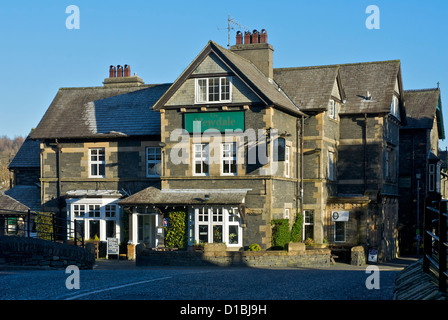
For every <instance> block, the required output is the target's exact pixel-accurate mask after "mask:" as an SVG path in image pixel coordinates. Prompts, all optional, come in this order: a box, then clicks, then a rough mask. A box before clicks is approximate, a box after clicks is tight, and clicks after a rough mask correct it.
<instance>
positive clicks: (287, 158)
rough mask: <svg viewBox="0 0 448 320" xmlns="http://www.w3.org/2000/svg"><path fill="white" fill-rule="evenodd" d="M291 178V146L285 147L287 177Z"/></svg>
mask: <svg viewBox="0 0 448 320" xmlns="http://www.w3.org/2000/svg"><path fill="white" fill-rule="evenodd" d="M290 176H291V161H290V151H289V146H285V177H287V178H289V177H290Z"/></svg>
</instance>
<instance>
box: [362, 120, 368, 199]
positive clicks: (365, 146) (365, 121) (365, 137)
mask: <svg viewBox="0 0 448 320" xmlns="http://www.w3.org/2000/svg"><path fill="white" fill-rule="evenodd" d="M363 129H364V134H363V139H362V143H363V145H364V172H363V178H364V194H365V193H366V191H367V172H366V171H367V113H364V128H363Z"/></svg>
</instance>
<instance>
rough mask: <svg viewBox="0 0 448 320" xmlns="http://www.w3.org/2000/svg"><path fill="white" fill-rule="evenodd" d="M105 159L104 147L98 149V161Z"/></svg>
mask: <svg viewBox="0 0 448 320" xmlns="http://www.w3.org/2000/svg"><path fill="white" fill-rule="evenodd" d="M104 160H106V158H105V155H104V149H98V161H104Z"/></svg>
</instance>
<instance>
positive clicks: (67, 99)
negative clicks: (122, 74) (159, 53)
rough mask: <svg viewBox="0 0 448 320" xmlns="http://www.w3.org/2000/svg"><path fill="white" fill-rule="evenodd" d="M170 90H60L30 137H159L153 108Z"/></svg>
mask: <svg viewBox="0 0 448 320" xmlns="http://www.w3.org/2000/svg"><path fill="white" fill-rule="evenodd" d="M169 86H170V84H160V85H145V86H138V87H137V86H136V87H113V88H111V87H109V88H108V87H87V88H61V89H59V91H58V93H57V95H56V97H55V98H54V100H53V102H52V103H51V105H50V107H49V108H48V110H47V112H46V113H45V115H44V116H43V117H42V119H41V121H40V123H39V125H38V126H37V127H36V129H34V130H33V132H32V133H31V134H30V137H31V138H32V139H41V140H42V139H54V138H103V137H120V136H133V135H160V114H159V113H158V112H154V111H153V110H152V109H151V107H152V106H153V104H154V103H155V102H156V101H157V100H158V99H159V98H160V96H161V95H162V94H163V93H164V92H165V91H166V90H167V89H168V87H169Z"/></svg>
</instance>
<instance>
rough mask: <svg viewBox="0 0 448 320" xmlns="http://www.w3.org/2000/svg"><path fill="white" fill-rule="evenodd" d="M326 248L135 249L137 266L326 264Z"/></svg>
mask: <svg viewBox="0 0 448 320" xmlns="http://www.w3.org/2000/svg"><path fill="white" fill-rule="evenodd" d="M330 257H331V253H330V250H328V249H308V250H304V249H303V250H294V249H293V250H284V251H283V250H282V251H270V250H263V251H226V248H225V245H223V246H222V245H221V244H209V246H208V248H204V250H203V251H194V250H187V251H154V250H151V249H143V250H140V251H139V250H137V258H136V265H137V266H247V267H311V266H312V267H329V266H330Z"/></svg>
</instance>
